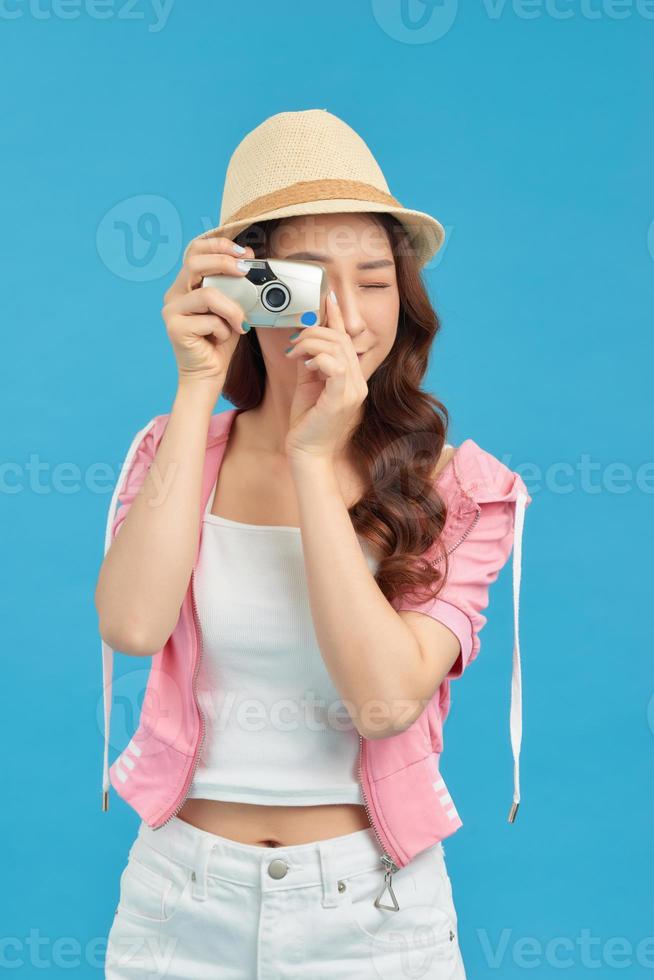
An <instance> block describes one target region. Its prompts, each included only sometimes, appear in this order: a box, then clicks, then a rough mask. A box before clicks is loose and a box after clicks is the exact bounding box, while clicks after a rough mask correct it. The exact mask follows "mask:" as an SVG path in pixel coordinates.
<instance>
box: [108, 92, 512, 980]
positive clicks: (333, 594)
mask: <svg viewBox="0 0 654 980" xmlns="http://www.w3.org/2000/svg"><path fill="white" fill-rule="evenodd" d="M262 173H263V174H265V175H268V176H267V178H265V179H268V180H269V181H271V185H270V186H268V187H266V186H265V185H264V186H263V187H262V185H261V179H262V178H261V174H262ZM428 229H429V230H431V232H432V233H434V232H435V237H434V236H433V235H432V237H431V239H429V236H428V235H427V230H428ZM439 229H440V230H439ZM441 241H442V229H441V227H440V225H439V224H438V223H437V222H436V221H435V219H433V218H430V217H429V216H425V215H421V213H420V212H415V211H409V210H408V209H404V208H402V206H401V205H400V204H399V202H398V201H396V200H395V199H394V198H392V197H391V195H390V193H389V192H388V188H387V185H386V184H385V181H384V180H383V177H382V176H381V171H380V170H379V168H378V167H377V164H376V162H375V161H374V158H372V155H371V154H370V151H369V150H368V148H367V147H366V146H365V144H364V143H363V141H362V140H361V139H360V137H358V136H357V134H355V133H354V132H353V131H352V130H351V129H350V128H349V127H348V126H346V124H344V123H343V122H342V121H341V120H338V119H337V118H336V117H335V116H332V115H331V114H330V113H327V112H325V111H324V110H309V111H307V112H298V113H281V114H279V115H278V116H273V117H271V119H269V120H266V122H265V123H263V124H262V125H261V126H260V127H258V128H257V129H256V130H254V131H253V133H250V134H249V135H248V137H246V139H245V140H244V141H243V143H242V144H240V146H239V147H238V148H237V151H236V152H235V154H234V155H233V156H232V159H231V161H230V167H229V170H228V174H227V180H226V186H225V191H224V194H223V209H222V213H221V225H220V226H219V227H218V228H217V229H212V230H211V231H210V232H207V233H205V234H204V235H202V236H200V237H199V238H197V239H195V240H194V241H192V242H191V243H190V245H189V246H188V247H187V250H186V253H185V256H184V261H183V265H182V268H181V269H180V272H179V274H178V275H177V277H176V279H175V281H174V283H173V284H172V286H171V287H170V288H169V290H168V292H167V293H166V296H165V303H164V307H163V319H164V321H165V324H166V330H167V335H168V338H169V340H170V343H171V345H172V348H173V352H174V356H175V358H176V364H177V369H178V384H177V391H176V395H175V399H174V404H173V407H172V411H171V412H170V414H167V415H163V416H157V417H156V418H155V419H153V420H152V421H151V422H150V423H149V425H148V426H146V428H145V429H144V430H141V431H140V432H139V433H137V435H136V437H135V439H134V440H133V442H132V446H131V447H130V450H129V452H128V457H127V461H126V464H125V467H124V473H126V476H125V478H124V479H121V480H120V481H119V484H118V486H117V487H116V491H115V494H114V499H113V500H112V505H111V507H110V514H109V519H108V527H107V538H106V555H105V559H104V562H103V565H102V568H101V570H100V575H99V579H98V585H97V590H96V606H97V609H98V615H99V622H100V632H101V635H102V639H103V657H104V668H105V699H106V700H105V773H104V781H103V808H104V809H106V808H107V806H108V792H109V785H110V779H109V777H111V784H113V785H114V787H115V788H116V789H117V791H118V792H119V793H120V795H121V796H122V797H123V798H124V799H125V800H126V801H127V802H128V803H130V805H132V806H133V807H134V809H135V810H136V812H137V813H138V814H139V815H140V817H141V823H140V826H139V831H138V835H137V838H136V840H135V841H134V843H133V844H132V847H131V849H130V852H129V858H128V862H127V865H126V867H125V869H124V871H123V874H122V877H121V882H120V898H119V902H118V907H117V909H116V914H115V917H114V921H113V925H112V927H111V930H110V934H109V939H108V949H107V958H106V976H107V977H108V978H110V980H118V978H128V977H132V978H134V977H143V978H145V977H146V976H150V975H153V973H154V971H156V975H157V976H165V977H167V978H168V980H182V978H184V980H186V978H189V980H190V978H204V977H220V978H234V980H236V978H257V977H260V978H264V977H265V978H278V977H279V978H281V977H290V976H300V975H304V974H305V973H306V972H308V971H310V970H312V971H313V972H314V973H316V974H317V975H318V976H320V977H321V978H345V977H348V978H349V977H352V976H356V977H357V978H362V980H364V978H367V977H370V978H372V977H375V978H378V977H394V978H399V977H402V976H405V975H413V976H417V975H420V976H429V977H433V978H464V977H465V973H464V967H463V963H462V959H461V954H460V949H459V944H458V933H457V914H456V910H455V907H454V902H453V895H452V887H451V882H450V879H449V875H448V873H447V869H446V866H445V858H444V849H443V845H442V840H443V839H444V838H445V837H446V836H448V835H449V834H451V833H453V832H454V831H455V830H456V829H458V827H459V826H460V825H461V820H460V818H459V816H458V813H457V812H456V808H455V807H454V803H453V801H452V799H451V797H450V796H449V793H448V791H447V788H446V787H445V784H444V782H443V779H442V777H441V776H440V773H439V766H438V764H439V760H440V753H441V751H442V728H443V723H444V720H445V717H446V716H447V712H448V710H449V704H450V694H449V686H450V681H451V679H453V678H455V677H459V676H461V674H462V673H463V670H464V669H465V667H466V666H467V665H468V664H469V663H470V662H471V661H472V660H473V659H474V658H475V656H476V655H477V653H478V650H479V638H478V633H479V630H480V629H481V626H482V625H483V623H484V622H485V619H484V617H483V615H482V613H481V610H482V609H483V608H484V607H485V606H486V604H487V602H488V596H487V590H488V586H489V585H490V583H491V582H492V581H493V580H494V579H495V578H496V577H497V574H498V573H499V570H500V568H501V567H502V565H503V564H504V563H505V562H506V560H507V558H508V555H509V553H510V551H511V548H512V546H513V544H514V534H515V529H516V524H519V525H520V527H519V529H520V530H521V520H522V515H523V512H524V507H525V506H526V504H527V503H528V502H529V500H530V498H529V496H528V494H527V492H526V488H525V487H524V484H523V483H522V480H521V479H520V477H519V476H518V475H517V474H515V473H513V472H512V471H510V470H509V469H508V468H507V467H505V466H504V465H503V464H501V463H500V462H499V461H498V460H496V459H495V458H494V457H493V456H491V455H490V454H488V453H486V452H485V451H484V450H482V449H480V447H478V446H477V445H476V444H475V443H474V442H473V441H472V440H471V439H468V440H466V441H465V442H464V443H462V444H461V445H460V446H459V447H458V448H457V449H455V447H453V446H451V445H450V444H448V443H446V431H447V423H448V414H447V410H446V409H445V407H444V406H443V405H442V404H441V403H440V402H438V401H437V400H436V399H435V398H433V397H432V396H430V395H429V394H427V393H425V392H423V391H422V390H421V389H420V382H421V380H422V378H423V376H424V373H425V371H426V368H427V359H428V355H429V352H430V349H431V346H432V343H433V341H434V338H435V337H436V334H437V332H438V328H439V321H438V318H437V316H436V314H435V312H434V310H433V308H432V306H431V304H430V302H429V299H428V296H427V293H426V290H425V288H424V285H423V283H422V281H421V278H420V267H421V265H423V264H424V263H425V261H426V260H427V259H428V258H429V256H430V254H433V253H434V251H435V250H436V248H437V247H438V245H439V244H440V242H441ZM241 257H244V258H246V259H247V258H262V257H267V258H271V257H276V258H293V259H298V260H302V261H306V262H318V263H320V264H321V265H322V266H323V267H324V268H325V270H326V273H327V277H328V281H329V286H330V294H329V297H328V299H327V304H326V309H325V315H324V322H322V323H320V324H318V325H315V326H311V327H309V328H306V329H301V330H298V331H296V332H294V333H293V334H292V333H291V332H290V331H288V330H281V329H269V328H265V327H259V328H257V327H256V326H255V327H254V328H253V329H249V325H248V324H247V323H245V321H244V314H243V311H242V310H241V309H240V308H239V307H238V305H237V304H236V303H235V302H234V301H233V300H231V299H229V298H228V297H227V296H226V295H225V294H224V293H222V292H221V291H219V290H217V289H215V288H208V287H203V286H202V279H203V277H204V276H207V275H211V274H217V273H220V274H223V275H230V276H243V275H246V270H244V269H243V268H242V267H241V266H240V265H239V259H240V258H241ZM221 394H222V395H225V396H226V397H228V398H229V399H230V401H232V402H233V403H234V405H235V406H236V408H235V409H231V410H229V411H227V412H221V413H218V414H217V415H216V414H213V409H214V408H215V403H216V401H217V399H218V397H219V396H220V395H221ZM117 505H120V506H119V507H118V509H117V510H116V507H117ZM516 515H518V518H519V519H518V521H516ZM119 531H120V534H119ZM516 550H517V549H516ZM425 559H427V560H425ZM418 593H420V595H418ZM516 636H517V630H516ZM114 649H120V650H122V651H123V652H125V653H127V654H131V655H133V656H152V669H151V671H150V674H149V679H148V685H147V690H146V697H145V701H144V703H143V708H142V711H141V717H140V719H139V726H138V728H137V730H136V732H135V733H134V735H133V736H132V738H131V739H130V742H129V744H128V745H127V746H126V747H125V748H124V749H123V751H122V752H121V753H120V755H119V757H118V758H117V759H116V760H115V761H114V763H113V765H112V766H111V768H109V767H108V764H107V750H108V737H109V736H108V731H109V709H110V705H111V669H112V655H113V650H114ZM516 653H517V647H516V650H514V658H515V656H516ZM517 663H518V671H517V673H516V671H515V669H514V688H513V691H514V693H515V691H516V690H517V691H518V692H519V661H518V662H517ZM515 667H516V661H515V659H514V668H515ZM517 706H518V707H519V704H518V705H517ZM514 708H516V704H514V703H513V701H512V722H514V721H516V718H517V716H515V715H514ZM513 734H517V735H518V736H519V725H517V723H516V725H512V735H513ZM513 744H514V752H515V749H516V741H515V739H514V740H513ZM518 747H519V746H518ZM515 789H516V792H515V793H514V804H513V808H512V816H511V819H513V818H514V816H515V811H516V810H517V804H518V800H519V785H518V782H517V753H516V784H515ZM417 969H418V970H420V971H421V972H419V973H416V972H415V971H416V970H417Z"/></svg>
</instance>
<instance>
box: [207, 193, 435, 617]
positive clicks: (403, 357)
mask: <svg viewBox="0 0 654 980" xmlns="http://www.w3.org/2000/svg"><path fill="white" fill-rule="evenodd" d="M367 214H368V217H370V218H372V219H373V220H374V221H376V222H378V224H380V225H381V227H382V228H383V229H384V230H385V231H386V233H387V235H388V239H389V242H390V244H391V247H392V250H393V257H394V260H395V267H396V274H397V282H398V289H399V298H400V313H399V318H398V325H397V335H396V338H395V343H394V345H393V347H392V349H391V350H390V352H389V353H388V356H387V357H386V358H385V360H384V361H383V362H382V364H380V365H379V367H378V368H377V369H376V370H375V371H374V373H373V374H372V376H371V377H370V378H369V379H368V381H367V384H368V397H367V398H366V400H365V402H364V404H363V415H362V420H361V423H360V424H359V425H358V427H357V428H356V429H355V430H354V431H353V433H352V435H351V437H350V441H349V443H348V445H347V447H346V452H347V456H348V458H349V459H351V460H353V461H354V462H355V464H356V466H357V471H358V472H360V473H362V474H363V475H364V479H365V480H366V486H365V490H364V492H363V496H362V497H361V498H360V499H359V501H358V502H357V503H356V504H355V505H354V506H353V507H351V508H350V509H349V515H350V519H351V520H352V524H353V526H354V530H355V531H356V532H357V533H358V534H360V535H361V536H362V537H363V538H365V539H366V540H367V541H368V542H369V543H370V546H371V548H372V550H373V553H374V554H375V555H376V556H378V567H377V570H376V574H375V581H376V582H377V584H378V586H379V588H380V589H381V591H382V592H383V594H384V596H385V597H386V599H388V601H391V600H392V599H394V598H395V597H396V596H398V595H403V594H405V593H411V594H415V595H419V597H420V598H423V599H426V598H430V597H435V595H436V594H437V593H438V591H440V589H441V588H442V585H443V583H444V581H445V579H446V577H447V555H446V553H445V550H444V549H443V548H439V547H437V548H436V550H437V551H440V552H441V554H440V557H439V558H438V559H437V561H436V562H434V560H433V559H432V560H431V561H426V560H425V559H423V558H421V555H422V554H423V552H424V551H425V550H426V549H427V548H430V547H432V546H434V545H435V544H436V545H437V544H438V541H439V539H440V536H441V533H442V530H443V527H444V525H445V520H446V516H447V504H446V502H445V500H444V499H443V498H441V496H440V494H439V493H438V490H437V488H436V485H435V483H434V470H435V468H436V464H437V461H438V459H439V457H440V454H441V451H442V449H443V446H444V445H445V442H446V438H447V427H448V424H449V414H448V412H447V409H446V408H445V406H444V405H443V403H442V402H440V401H439V400H438V399H437V398H435V397H434V396H433V395H430V394H429V393H428V392H426V391H422V390H421V387H420V385H421V383H422V379H423V378H424V376H425V372H426V370H427V363H428V357H429V351H430V349H431V346H432V344H433V342H434V340H435V338H436V335H437V333H438V331H439V330H440V320H439V318H438V315H437V314H436V311H435V310H434V308H433V306H432V304H431V302H430V300H429V296H428V294H427V290H426V288H425V285H424V283H423V280H422V277H421V273H420V268H419V266H418V262H417V259H416V256H415V252H414V250H413V248H412V247H411V243H410V239H409V236H408V235H407V233H406V231H405V230H404V227H403V225H402V224H401V222H400V221H398V219H397V218H395V217H394V216H393V215H391V214H387V213H385V212H384V213H367ZM283 220H284V219H283V218H277V219H274V220H270V221H260V222H257V224H256V225H250V226H249V227H248V228H246V229H244V230H243V231H242V232H240V233H239V234H238V235H237V236H236V238H235V241H236V242H238V244H241V245H249V246H250V247H251V248H252V249H253V250H254V253H255V256H256V257H257V258H264V257H271V256H272V255H273V252H272V245H271V236H272V233H273V231H274V230H275V228H276V227H277V226H278V225H279V224H280V223H281V222H282V221H283ZM265 384H266V368H265V363H264V359H263V355H262V352H261V347H260V345H259V341H258V339H257V334H256V331H255V330H250V332H249V333H247V334H246V335H245V336H244V337H243V338H242V340H241V341H240V343H239V344H238V345H237V347H236V350H235V352H234V354H233V356H232V359H231V361H230V364H229V369H228V372H227V377H226V379H225V384H224V386H223V394H224V395H225V397H226V398H228V399H229V400H230V401H231V402H232V403H233V405H234V406H236V408H238V409H242V410H247V409H252V408H256V407H257V406H258V405H259V404H260V402H261V401H262V399H263V395H264V389H265ZM418 590H420V591H418Z"/></svg>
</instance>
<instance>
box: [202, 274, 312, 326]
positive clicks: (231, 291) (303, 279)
mask: <svg viewBox="0 0 654 980" xmlns="http://www.w3.org/2000/svg"><path fill="white" fill-rule="evenodd" d="M243 261H244V262H246V263H247V265H248V266H249V267H250V268H249V271H248V272H246V274H245V276H225V275H220V276H205V277H204V279H203V280H202V285H203V286H214V287H215V288H216V289H219V290H220V291H221V292H222V293H224V294H225V296H229V297H230V299H233V300H235V301H236V302H237V303H238V305H239V306H240V307H241V309H242V310H243V314H244V316H245V319H246V320H247V322H248V323H250V324H251V325H252V326H253V327H280V328H282V329H284V330H286V329H294V328H295V329H297V328H299V327H313V326H320V325H322V324H323V322H324V311H325V302H326V296H327V291H328V286H327V275H326V273H325V269H324V268H323V266H321V265H317V264H315V263H313V262H295V261H293V260H292V259H243Z"/></svg>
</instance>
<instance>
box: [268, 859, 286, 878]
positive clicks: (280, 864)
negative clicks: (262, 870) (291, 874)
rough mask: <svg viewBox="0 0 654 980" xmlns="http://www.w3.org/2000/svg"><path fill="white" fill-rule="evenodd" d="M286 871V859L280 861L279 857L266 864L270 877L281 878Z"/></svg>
mask: <svg viewBox="0 0 654 980" xmlns="http://www.w3.org/2000/svg"><path fill="white" fill-rule="evenodd" d="M287 871H288V864H287V863H286V861H282V859H281V858H275V860H274V861H271V862H270V864H269V865H268V874H269V875H270V877H271V878H283V877H284V875H285V874H286V872H287Z"/></svg>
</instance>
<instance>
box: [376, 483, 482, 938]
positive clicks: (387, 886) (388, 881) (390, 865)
mask: <svg viewBox="0 0 654 980" xmlns="http://www.w3.org/2000/svg"><path fill="white" fill-rule="evenodd" d="M463 493H465V491H463ZM465 496H467V497H468V496H469V495H468V494H465ZM469 499H472V498H469ZM473 503H475V506H476V508H477V509H476V513H475V516H474V518H473V520H472V521H471V522H470V524H469V525H468V527H467V528H466V530H465V531H464V532H463V534H462V535H461V537H460V538H459V539H458V541H456V542H455V543H454V544H453V545H452V547H451V548H448V550H447V551H446V552H445V553H444V554H443V555H441V557H440V558H437V559H436V560H435V561H433V562H431V564H432V565H437V564H438V562H440V561H442V560H443V558H445V557H446V556H447V555H450V554H452V552H453V551H454V550H455V548H458V547H459V545H460V544H461V542H462V541H465V539H466V538H467V536H468V535H469V534H470V532H471V531H472V529H473V528H474V527H475V525H476V524H477V521H478V520H479V518H480V516H481V508H480V507H479V506H478V505H477V504H476V502H475V501H473ZM362 770H363V736H362V735H361V733H359V782H360V784H361V793H362V795H363V803H364V806H365V809H366V813H367V814H368V819H369V821H370V825H371V827H372V829H373V831H374V833H375V836H376V838H377V840H378V841H379V844H380V846H381V848H382V853H381V862H382V865H383V867H384V884H383V885H382V888H381V891H380V892H379V894H378V895H377V897H376V898H375V903H374V904H375V907H376V908H378V909H388V910H389V911H393V912H396V911H397V910H398V909H399V907H400V906H399V903H398V901H397V897H396V895H395V892H394V891H393V875H394V874H395V872H396V871H399V870H400V866H399V865H398V864H396V862H395V861H394V860H393V858H392V857H391V855H390V854H389V853H388V847H389V845H388V842H387V841H385V840H384V839H383V838H382V836H381V834H380V833H379V830H378V829H377V825H376V823H375V821H374V820H373V818H372V812H371V808H370V805H369V802H368V799H367V797H366V790H365V786H364V784H363V777H362ZM386 890H388V892H389V894H390V896H391V898H392V900H393V904H392V905H383V904H382V902H381V898H382V896H383V894H384V892H385V891H386ZM452 938H453V937H452V935H450V939H452Z"/></svg>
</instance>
